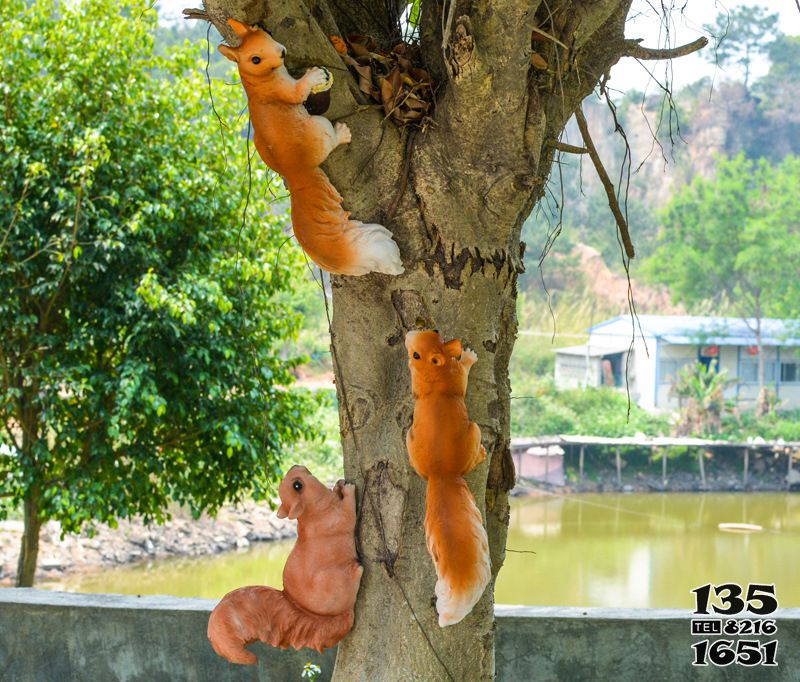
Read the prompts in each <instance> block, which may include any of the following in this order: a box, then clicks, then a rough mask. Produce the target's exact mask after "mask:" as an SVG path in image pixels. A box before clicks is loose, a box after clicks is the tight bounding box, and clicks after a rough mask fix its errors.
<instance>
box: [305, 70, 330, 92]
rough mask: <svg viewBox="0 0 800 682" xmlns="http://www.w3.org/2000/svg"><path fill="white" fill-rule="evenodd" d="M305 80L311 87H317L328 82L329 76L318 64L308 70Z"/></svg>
mask: <svg viewBox="0 0 800 682" xmlns="http://www.w3.org/2000/svg"><path fill="white" fill-rule="evenodd" d="M303 80H304V81H306V82H307V83H308V84H309V86H310V87H311V88H316V87H317V86H318V85H325V83H327V82H328V76H327V75H326V73H325V72H324V71H323V70H322V69H320V68H319V67H318V66H313V67H311V68H310V69H309V70H308V71H306V73H305V75H304V76H303Z"/></svg>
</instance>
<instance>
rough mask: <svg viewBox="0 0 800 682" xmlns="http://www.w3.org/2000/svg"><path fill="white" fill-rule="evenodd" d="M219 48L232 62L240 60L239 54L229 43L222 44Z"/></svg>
mask: <svg viewBox="0 0 800 682" xmlns="http://www.w3.org/2000/svg"><path fill="white" fill-rule="evenodd" d="M217 49H218V50H219V51H220V52H221V53H222V54H224V55H225V56H226V57H227V58H228V59H230V60H231V61H232V62H238V61H239V55H238V53H237V52H236V50H234V49H233V48H232V47H229V46H228V45H220V46H219V47H218V48H217Z"/></svg>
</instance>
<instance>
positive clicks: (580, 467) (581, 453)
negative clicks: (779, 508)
mask: <svg viewBox="0 0 800 682" xmlns="http://www.w3.org/2000/svg"><path fill="white" fill-rule="evenodd" d="M791 468H792V461H791V459H790V460H789V469H790V470H791ZM578 472H579V474H578V475H579V480H580V482H581V483H583V445H581V452H580V454H579V455H578Z"/></svg>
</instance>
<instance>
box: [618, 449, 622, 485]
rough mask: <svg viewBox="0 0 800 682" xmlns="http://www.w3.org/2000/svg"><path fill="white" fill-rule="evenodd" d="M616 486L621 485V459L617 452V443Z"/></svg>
mask: <svg viewBox="0 0 800 682" xmlns="http://www.w3.org/2000/svg"><path fill="white" fill-rule="evenodd" d="M617 487H619V488H621V487H622V459H621V458H620V454H619V445H618V446H617Z"/></svg>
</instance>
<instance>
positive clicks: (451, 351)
mask: <svg viewBox="0 0 800 682" xmlns="http://www.w3.org/2000/svg"><path fill="white" fill-rule="evenodd" d="M406 350H408V367H409V369H410V370H411V374H412V376H417V377H419V378H421V379H422V380H423V381H436V380H437V379H439V378H440V377H442V376H443V375H444V374H446V373H447V372H448V371H449V370H450V369H451V368H452V367H453V366H454V363H456V362H457V361H458V358H459V357H460V356H461V339H453V340H452V341H447V342H445V340H444V339H443V338H442V335H441V334H439V332H438V331H436V330H421V331H410V332H408V333H406Z"/></svg>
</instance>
